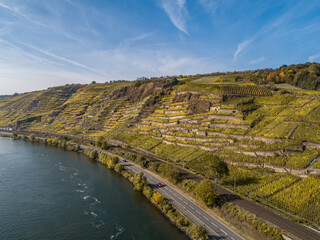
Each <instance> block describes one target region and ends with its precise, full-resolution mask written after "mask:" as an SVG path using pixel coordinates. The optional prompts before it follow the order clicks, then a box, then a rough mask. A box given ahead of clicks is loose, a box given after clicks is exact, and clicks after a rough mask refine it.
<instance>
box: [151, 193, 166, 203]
mask: <svg viewBox="0 0 320 240" xmlns="http://www.w3.org/2000/svg"><path fill="white" fill-rule="evenodd" d="M162 200H163V198H162V195H161V193H159V192H155V193H154V194H153V196H152V199H151V202H152V203H153V204H156V205H158V204H159V203H161V201H162Z"/></svg>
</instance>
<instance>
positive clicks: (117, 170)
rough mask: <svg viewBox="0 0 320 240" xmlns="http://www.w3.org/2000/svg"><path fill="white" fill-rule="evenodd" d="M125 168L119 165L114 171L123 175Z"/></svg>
mask: <svg viewBox="0 0 320 240" xmlns="http://www.w3.org/2000/svg"><path fill="white" fill-rule="evenodd" d="M123 169H124V167H123V166H122V164H121V163H117V164H116V165H115V166H114V170H115V171H116V172H117V173H121V172H122V171H123Z"/></svg>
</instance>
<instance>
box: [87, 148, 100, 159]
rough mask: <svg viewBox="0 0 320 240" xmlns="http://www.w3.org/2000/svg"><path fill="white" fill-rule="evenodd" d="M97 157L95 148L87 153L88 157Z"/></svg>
mask: <svg viewBox="0 0 320 240" xmlns="http://www.w3.org/2000/svg"><path fill="white" fill-rule="evenodd" d="M97 157H98V152H97V151H96V150H91V151H90V153H89V158H91V159H96V158H97Z"/></svg>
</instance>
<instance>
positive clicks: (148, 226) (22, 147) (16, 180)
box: [0, 137, 188, 240]
mask: <svg viewBox="0 0 320 240" xmlns="http://www.w3.org/2000/svg"><path fill="white" fill-rule="evenodd" d="M0 239H3V240H11V239H12V240H13V239H14V240H16V239H32V240H33V239H47V240H50V239H68V240H69V239H78V240H81V239H83V240H87V239H110V240H116V239H133V240H134V239H136V240H138V239H139V240H142V239H146V240H147V239H151V240H157V239H159V240H160V239H161V240H165V239H169V240H179V239H181V240H187V239H188V238H187V237H186V236H185V234H184V233H182V232H181V231H180V230H178V229H177V228H176V227H175V226H173V225H172V224H171V223H170V222H169V221H168V220H167V219H166V218H165V217H164V216H163V215H162V214H161V213H160V212H159V210H158V209H156V208H155V207H154V206H153V205H152V204H151V203H149V202H148V201H147V200H146V198H145V197H144V196H143V195H142V194H141V193H139V192H137V191H135V190H133V187H132V184H131V183H130V182H128V181H127V180H126V179H124V178H123V177H121V176H119V175H117V174H116V173H114V172H112V171H110V170H108V169H107V168H106V167H105V166H104V165H102V164H99V163H97V162H95V161H90V160H89V159H88V158H87V157H85V156H84V155H83V154H79V153H75V152H70V151H64V150H62V149H59V148H54V147H50V146H45V145H43V144H39V143H33V144H31V143H29V142H24V141H21V140H13V139H11V138H5V137H0Z"/></svg>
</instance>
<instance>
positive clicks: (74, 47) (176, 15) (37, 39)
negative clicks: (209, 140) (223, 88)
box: [0, 0, 320, 95]
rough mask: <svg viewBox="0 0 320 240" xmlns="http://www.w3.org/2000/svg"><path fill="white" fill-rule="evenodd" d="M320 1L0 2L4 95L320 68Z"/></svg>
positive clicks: (0, 78) (0, 75) (0, 68)
mask: <svg viewBox="0 0 320 240" xmlns="http://www.w3.org/2000/svg"><path fill="white" fill-rule="evenodd" d="M319 43H320V1H318V0H274V1H273V0H263V1H261V0H251V1H249V0H242V1H237V0H54V1H53V0H0V83H1V88H0V95H2V94H13V93H16V92H18V93H22V92H27V91H33V90H40V89H46V88H48V87H52V86H58V85H64V84H71V83H90V82H92V81H96V82H106V81H110V80H120V79H121V80H123V79H124V80H135V79H136V78H138V77H143V76H144V77H152V76H167V75H179V74H185V75H186V74H197V73H211V72H216V71H234V70H246V69H258V68H276V67H279V66H281V65H283V64H287V65H289V64H296V63H304V62H308V61H310V62H319V61H320V44H319Z"/></svg>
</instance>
